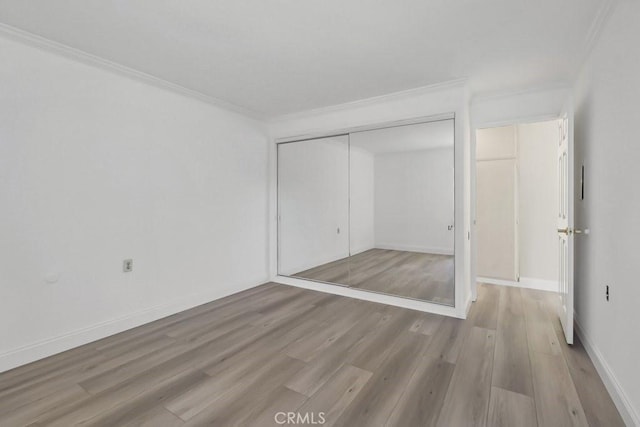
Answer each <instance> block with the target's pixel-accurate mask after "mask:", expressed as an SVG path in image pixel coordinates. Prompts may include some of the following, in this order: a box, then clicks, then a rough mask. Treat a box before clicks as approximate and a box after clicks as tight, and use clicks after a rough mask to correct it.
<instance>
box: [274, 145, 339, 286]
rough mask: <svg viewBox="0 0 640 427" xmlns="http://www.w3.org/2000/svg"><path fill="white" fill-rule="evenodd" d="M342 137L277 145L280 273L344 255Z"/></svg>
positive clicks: (302, 269) (291, 271) (301, 268)
mask: <svg viewBox="0 0 640 427" xmlns="http://www.w3.org/2000/svg"><path fill="white" fill-rule="evenodd" d="M348 150H349V140H348V137H347V136H339V137H334V138H323V139H314V140H311V141H301V142H292V143H288V144H281V145H280V146H279V147H278V208H279V218H280V219H279V220H280V228H279V233H280V234H279V250H280V257H279V273H280V274H283V275H292V274H294V273H299V272H301V271H304V270H307V269H309V268H311V267H316V266H319V265H322V264H326V263H328V262H331V261H335V260H338V259H341V258H346V257H348V256H349V228H348V227H349V151H348Z"/></svg>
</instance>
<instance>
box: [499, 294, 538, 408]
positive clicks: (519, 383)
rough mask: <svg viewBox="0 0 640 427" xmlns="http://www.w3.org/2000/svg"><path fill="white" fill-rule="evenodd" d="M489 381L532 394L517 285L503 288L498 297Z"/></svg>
mask: <svg viewBox="0 0 640 427" xmlns="http://www.w3.org/2000/svg"><path fill="white" fill-rule="evenodd" d="M491 383H492V384H493V385H494V386H496V387H500V388H503V389H505V390H510V391H513V392H516V393H520V394H524V395H527V396H530V397H533V379H532V374H531V362H530V361H529V345H528V342H527V328H526V323H525V318H524V312H523V310H522V296H521V294H520V290H519V289H517V288H506V289H504V291H503V294H502V298H501V300H500V309H499V314H498V327H497V330H496V348H495V355H494V362H493V375H492V380H491Z"/></svg>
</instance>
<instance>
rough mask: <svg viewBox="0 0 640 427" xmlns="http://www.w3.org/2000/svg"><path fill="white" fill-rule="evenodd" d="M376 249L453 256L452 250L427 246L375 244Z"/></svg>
mask: <svg viewBox="0 0 640 427" xmlns="http://www.w3.org/2000/svg"><path fill="white" fill-rule="evenodd" d="M375 247H376V248H377V249H386V250H390V251H404V252H419V253H423V254H436V255H452V256H453V255H454V253H453V248H436V247H427V246H412V245H403V244H398V245H396V244H394V243H376V246H375Z"/></svg>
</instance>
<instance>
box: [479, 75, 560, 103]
mask: <svg viewBox="0 0 640 427" xmlns="http://www.w3.org/2000/svg"><path fill="white" fill-rule="evenodd" d="M555 90H566V91H570V90H571V84H569V83H567V82H561V81H560V82H554V83H550V84H546V85H542V86H534V87H531V88H527V89H522V90H510V91H490V92H478V93H474V94H473V96H472V97H471V105H474V104H476V103H479V102H485V101H496V100H500V99H505V98H511V97H514V96H522V95H530V94H534V93H540V92H550V91H555Z"/></svg>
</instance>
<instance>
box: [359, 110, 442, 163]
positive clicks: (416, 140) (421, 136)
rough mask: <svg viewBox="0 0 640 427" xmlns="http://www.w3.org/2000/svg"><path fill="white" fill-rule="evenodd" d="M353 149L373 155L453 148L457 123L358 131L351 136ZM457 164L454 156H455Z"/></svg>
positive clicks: (432, 123) (438, 122)
mask: <svg viewBox="0 0 640 427" xmlns="http://www.w3.org/2000/svg"><path fill="white" fill-rule="evenodd" d="M349 142H350V144H351V147H357V148H360V149H362V150H365V151H368V152H370V153H373V154H387V153H397V152H406V151H419V150H430V149H434V148H453V142H454V125H453V120H441V121H437V122H430V123H421V124H415V125H408V126H397V127H392V128H385V129H377V130H371V131H365V132H354V133H352V134H350V135H349ZM451 162H452V164H453V157H451Z"/></svg>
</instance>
